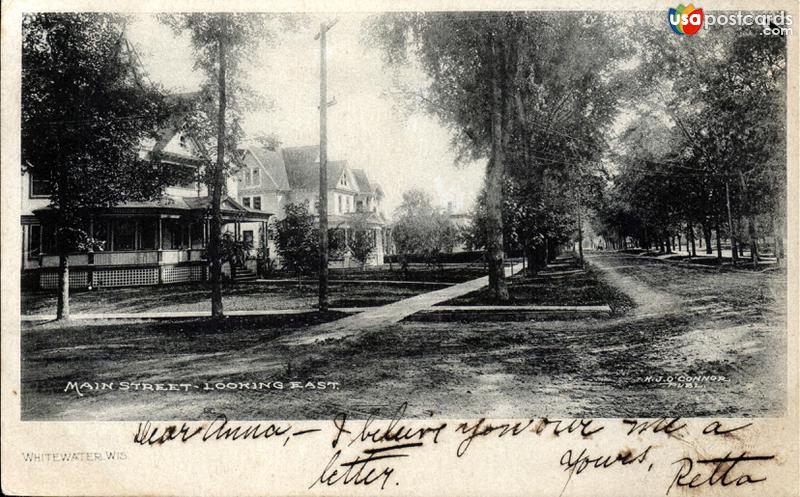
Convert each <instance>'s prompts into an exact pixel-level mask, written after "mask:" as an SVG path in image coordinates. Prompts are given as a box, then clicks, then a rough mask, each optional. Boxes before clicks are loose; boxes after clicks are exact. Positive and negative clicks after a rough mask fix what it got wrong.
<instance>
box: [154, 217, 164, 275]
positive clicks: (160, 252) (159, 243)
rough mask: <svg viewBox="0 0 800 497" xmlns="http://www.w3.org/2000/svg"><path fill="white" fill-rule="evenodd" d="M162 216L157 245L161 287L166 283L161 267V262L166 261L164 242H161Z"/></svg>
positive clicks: (159, 219)
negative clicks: (162, 248) (163, 250)
mask: <svg viewBox="0 0 800 497" xmlns="http://www.w3.org/2000/svg"><path fill="white" fill-rule="evenodd" d="M161 224H162V223H161V216H159V217H158V243H156V249H157V250H158V284H159V285H161V284H163V283H164V267H163V266H162V265H161V261H162V260H163V259H164V253H163V252H162V250H161V247H162V244H163V242H162V241H161V236H162V234H163V233H162V231H161V229H162V227H161Z"/></svg>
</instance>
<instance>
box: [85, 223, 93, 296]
mask: <svg viewBox="0 0 800 497" xmlns="http://www.w3.org/2000/svg"><path fill="white" fill-rule="evenodd" d="M89 238H92V239H94V218H93V217H91V218H89ZM86 263H87V264H88V265H89V267H88V269H87V270H86V284H87V286H88V287H89V290H91V289H92V288H94V246H92V247H91V248H90V249H89V253H88V254H87V255H86Z"/></svg>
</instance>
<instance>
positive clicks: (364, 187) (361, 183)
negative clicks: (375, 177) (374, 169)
mask: <svg viewBox="0 0 800 497" xmlns="http://www.w3.org/2000/svg"><path fill="white" fill-rule="evenodd" d="M352 171H353V177H355V178H356V183H357V186H358V191H360V192H361V193H372V185H371V184H370V182H369V178H368V177H367V172H366V171H364V170H363V169H352Z"/></svg>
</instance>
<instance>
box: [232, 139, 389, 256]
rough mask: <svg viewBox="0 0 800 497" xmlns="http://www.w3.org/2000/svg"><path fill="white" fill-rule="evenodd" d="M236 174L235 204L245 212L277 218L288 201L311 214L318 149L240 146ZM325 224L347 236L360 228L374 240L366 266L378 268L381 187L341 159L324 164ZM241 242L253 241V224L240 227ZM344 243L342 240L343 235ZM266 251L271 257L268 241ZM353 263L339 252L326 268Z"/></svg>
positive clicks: (382, 236) (381, 242)
mask: <svg viewBox="0 0 800 497" xmlns="http://www.w3.org/2000/svg"><path fill="white" fill-rule="evenodd" d="M240 160H241V168H240V170H239V172H238V175H237V183H238V201H239V203H240V204H241V205H242V206H244V207H245V208H248V209H252V210H265V211H268V212H272V213H274V215H275V219H283V217H284V216H285V210H284V208H285V206H286V204H288V203H295V204H297V203H302V202H306V201H307V202H308V205H309V209H310V210H311V211H312V212H314V213H316V211H317V208H318V205H319V147H318V146H304V147H284V148H279V147H275V148H266V147H256V146H251V147H245V148H244V149H242V150H241V159H240ZM327 190H328V191H327V193H328V226H329V227H330V228H332V229H340V230H343V231H344V232H345V234H347V232H348V231H349V230H351V229H353V228H354V226H356V225H359V226H364V225H366V226H367V228H368V229H369V231H371V232H372V233H373V236H374V237H375V250H374V253H373V254H372V256H371V257H370V260H369V261H368V264H370V265H381V264H383V257H384V247H385V246H388V244H387V243H386V242H387V240H386V237H387V232H386V229H385V227H386V224H387V222H386V217H385V216H384V214H383V209H382V206H381V201H382V200H383V197H384V193H383V189H382V188H381V186H380V185H379V184H377V183H375V182H373V181H371V180H370V179H369V177H368V175H367V172H366V171H365V170H364V169H353V168H350V166H349V165H348V164H347V162H346V161H340V160H337V161H331V160H329V161H328V185H327ZM242 229H243V230H245V231H244V237H245V238H251V239H253V240H255V243H257V241H258V237H259V236H260V235H259V233H260V232H259V229H262V226H255V225H254V224H253V223H249V224H245V225H243V227H242ZM345 239H347V238H346V236H345ZM269 248H270V250H269V251H270V253H271V254H275V246H274V243H273V242H272V241H271V240H270V241H269ZM354 265H355V262H354V261H352V260H351V257H350V255H349V254H348V253H347V251H346V250H345V255H344V256H343V258H341V259H338V260H336V259H332V260H331V267H350V266H354Z"/></svg>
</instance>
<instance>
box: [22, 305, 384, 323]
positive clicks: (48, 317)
mask: <svg viewBox="0 0 800 497" xmlns="http://www.w3.org/2000/svg"><path fill="white" fill-rule="evenodd" d="M367 309H370V308H369V307H335V308H331V310H332V311H338V312H346V313H348V314H353V313H358V312H364V311H365V310H367ZM309 312H317V309H316V308H308V309H268V310H255V311H226V312H225V316H226V317H233V316H280V315H290V314H306V313H309ZM207 317H211V311H176V312H136V313H104V314H72V315H70V319H73V320H99V321H105V320H117V319H121V320H135V319H181V318H207ZM55 318H56V315H55V314H28V315H26V314H23V315H22V316H20V321H23V322H25V321H28V322H34V321H53V320H54V319H55Z"/></svg>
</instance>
